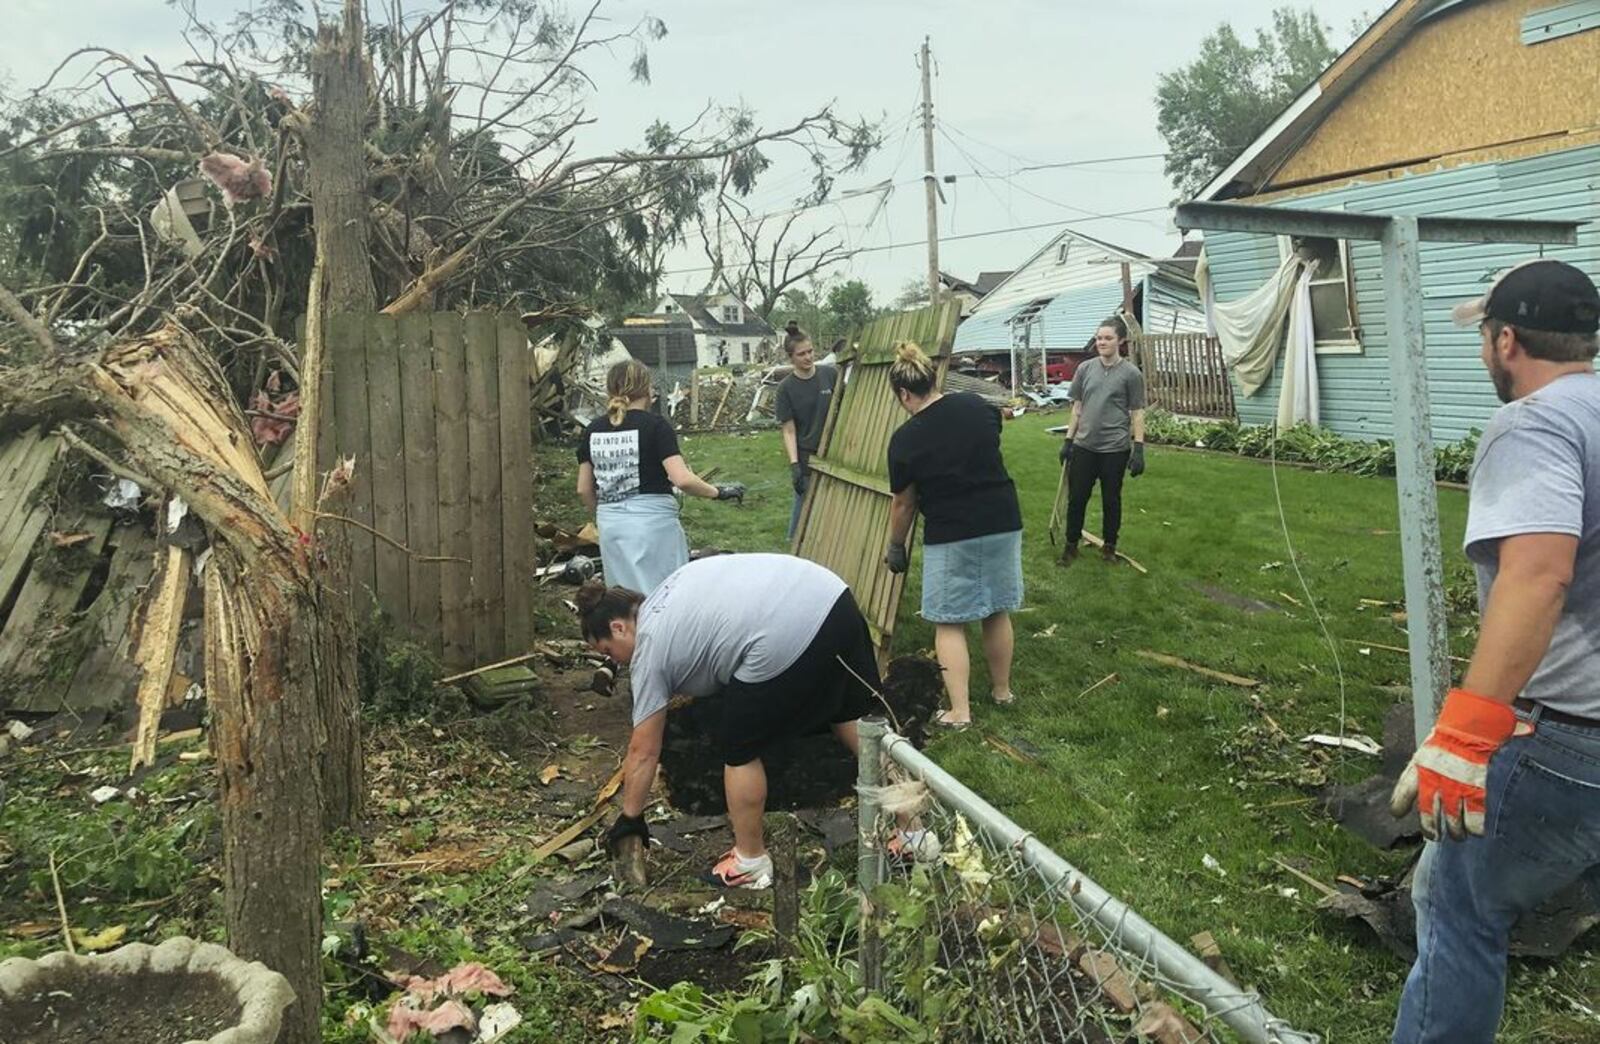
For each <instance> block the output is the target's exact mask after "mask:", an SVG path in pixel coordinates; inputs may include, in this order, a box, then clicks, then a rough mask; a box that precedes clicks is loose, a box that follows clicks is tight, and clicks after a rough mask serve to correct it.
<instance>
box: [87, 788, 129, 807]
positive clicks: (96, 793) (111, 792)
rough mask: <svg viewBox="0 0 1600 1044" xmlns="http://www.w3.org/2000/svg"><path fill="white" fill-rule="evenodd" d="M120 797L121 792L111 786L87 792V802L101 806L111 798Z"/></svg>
mask: <svg viewBox="0 0 1600 1044" xmlns="http://www.w3.org/2000/svg"><path fill="white" fill-rule="evenodd" d="M121 796H122V791H121V790H119V789H118V788H116V787H113V786H103V787H95V788H94V789H93V790H91V791H90V792H89V800H90V801H93V802H94V803H95V804H97V805H103V804H105V803H106V802H107V801H110V800H112V799H113V798H119V797H121Z"/></svg>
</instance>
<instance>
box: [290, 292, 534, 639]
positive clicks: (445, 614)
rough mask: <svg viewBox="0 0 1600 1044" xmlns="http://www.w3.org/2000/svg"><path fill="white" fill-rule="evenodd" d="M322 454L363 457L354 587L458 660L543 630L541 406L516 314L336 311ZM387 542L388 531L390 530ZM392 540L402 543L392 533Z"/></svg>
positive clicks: (354, 512) (353, 534) (354, 513)
mask: <svg viewBox="0 0 1600 1044" xmlns="http://www.w3.org/2000/svg"><path fill="white" fill-rule="evenodd" d="M328 334H329V336H328V347H329V356H330V360H331V361H330V373H331V375H332V388H333V394H332V395H331V396H329V399H330V400H331V406H332V408H331V422H330V423H329V424H328V425H327V428H328V429H329V430H327V431H325V432H324V433H323V435H324V437H325V438H324V439H323V440H319V443H321V444H322V445H324V446H329V444H331V447H330V448H328V449H327V451H326V459H324V460H323V461H322V462H321V463H322V466H323V467H324V469H325V468H326V467H331V466H332V464H333V460H334V458H335V457H336V456H340V455H342V456H354V457H355V458H356V477H355V483H354V489H353V491H352V494H353V496H352V502H351V505H350V508H349V510H350V513H351V517H352V518H354V519H355V520H356V521H358V522H360V523H362V524H363V525H365V526H370V527H371V528H372V530H373V531H375V532H376V533H378V534H381V537H374V536H373V534H372V532H369V531H368V530H366V529H363V528H361V527H358V526H352V527H350V538H351V543H352V546H353V548H354V551H353V561H352V575H353V586H354V589H355V590H356V591H357V592H366V593H365V594H362V595H361V596H360V600H359V601H358V603H357V608H358V610H360V611H365V599H366V598H368V597H371V598H374V599H375V600H376V603H377V605H378V606H379V607H381V608H382V609H383V610H384V611H385V612H386V613H387V614H388V615H389V616H390V617H391V618H392V619H394V620H395V621H396V623H397V624H399V625H400V626H401V627H402V628H404V629H405V630H406V631H407V632H408V633H409V634H410V635H411V637H412V638H413V639H414V640H416V641H417V642H418V643H420V644H422V645H424V646H425V647H427V648H429V649H430V650H432V651H433V653H434V654H435V655H437V656H439V657H440V658H441V659H442V660H443V662H444V663H445V664H446V665H447V666H450V667H460V666H466V667H470V666H474V665H477V664H482V663H487V662H490V661H492V660H497V659H502V658H504V657H505V656H506V655H508V654H514V653H519V652H523V651H525V650H526V649H527V648H528V647H529V646H530V645H531V643H532V639H533V606H532V596H531V589H530V585H531V581H532V574H533V568H534V565H533V563H534V531H533V411H532V400H531V397H530V388H529V370H528V361H529V358H528V356H529V351H528V340H527V334H526V331H525V330H524V328H523V327H522V325H521V323H520V322H519V321H518V320H517V319H516V318H515V317H513V316H509V315H507V316H501V315H498V314H495V313H487V312H485V313H473V314H470V315H467V316H465V317H463V316H461V315H457V314H453V313H440V314H437V315H428V314H411V315H406V316H402V317H400V318H399V320H398V321H397V320H395V319H394V318H391V317H388V316H373V315H336V316H330V317H329V325H328ZM385 538H388V539H385ZM391 541H393V542H391Z"/></svg>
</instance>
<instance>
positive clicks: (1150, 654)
mask: <svg viewBox="0 0 1600 1044" xmlns="http://www.w3.org/2000/svg"><path fill="white" fill-rule="evenodd" d="M1134 655H1135V656H1138V657H1140V658H1141V659H1145V660H1149V661H1150V662H1151V663H1159V664H1161V665H1162V666H1163V667H1176V668H1179V669H1180V670H1185V671H1191V672H1193V673H1195V674H1198V675H1201V676H1203V677H1206V678H1212V679H1214V680H1216V681H1220V682H1227V683H1228V684H1229V685H1237V686H1239V687H1240V688H1241V689H1255V688H1259V687H1260V686H1261V682H1260V681H1258V680H1257V679H1255V678H1245V677H1242V676H1240V675H1237V674H1229V673H1227V672H1226V671H1215V670H1212V669H1211V668H1210V667H1202V666H1200V665H1199V664H1197V663H1190V662H1189V661H1188V660H1185V659H1182V658H1181V657H1177V656H1171V655H1168V654H1167V653H1159V652H1155V651H1153V650H1150V649H1137V650H1135V651H1134Z"/></svg>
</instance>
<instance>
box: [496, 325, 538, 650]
mask: <svg viewBox="0 0 1600 1044" xmlns="http://www.w3.org/2000/svg"><path fill="white" fill-rule="evenodd" d="M499 332H500V337H499V350H500V369H499V374H498V378H499V380H498V384H499V388H498V391H499V395H500V506H501V510H500V520H501V522H500V524H501V562H502V567H503V568H502V572H503V575H504V578H505V579H504V588H505V652H506V654H507V655H510V654H513V653H519V652H522V651H523V650H524V649H526V648H528V647H529V645H531V644H532V643H533V567H534V555H533V421H532V404H531V402H530V401H529V397H528V381H527V378H526V374H527V372H528V333H527V330H526V328H525V327H524V326H523V323H522V321H521V320H520V319H518V318H517V317H516V316H515V315H513V314H511V313H509V312H508V313H505V314H503V315H502V316H501V317H500V330H499Z"/></svg>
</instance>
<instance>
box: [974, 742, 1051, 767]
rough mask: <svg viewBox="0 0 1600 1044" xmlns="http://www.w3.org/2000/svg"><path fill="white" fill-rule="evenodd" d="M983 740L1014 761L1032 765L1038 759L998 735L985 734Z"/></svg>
mask: <svg viewBox="0 0 1600 1044" xmlns="http://www.w3.org/2000/svg"><path fill="white" fill-rule="evenodd" d="M983 742H984V743H986V744H988V745H989V746H991V747H993V748H994V749H995V750H998V751H999V752H1000V753H1002V754H1004V755H1005V756H1006V757H1008V758H1010V759H1011V760H1012V761H1015V762H1016V763H1017V764H1019V765H1031V764H1033V763H1034V762H1035V761H1037V760H1038V759H1037V758H1036V757H1035V756H1034V755H1032V754H1025V753H1023V752H1022V751H1021V750H1019V749H1017V747H1016V746H1014V745H1012V744H1010V743H1007V742H1006V741H1005V740H1003V739H1001V738H999V737H998V736H985V737H983Z"/></svg>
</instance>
